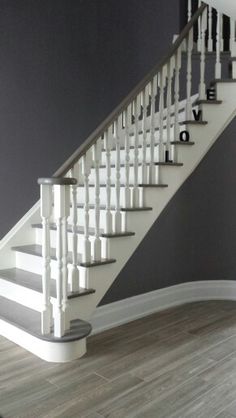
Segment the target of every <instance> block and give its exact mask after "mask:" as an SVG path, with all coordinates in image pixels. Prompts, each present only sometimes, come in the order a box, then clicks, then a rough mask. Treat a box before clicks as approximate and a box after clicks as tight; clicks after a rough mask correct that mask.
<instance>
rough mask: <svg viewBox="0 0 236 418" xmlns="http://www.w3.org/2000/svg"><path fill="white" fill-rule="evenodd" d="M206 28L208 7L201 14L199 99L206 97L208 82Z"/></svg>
mask: <svg viewBox="0 0 236 418" xmlns="http://www.w3.org/2000/svg"><path fill="white" fill-rule="evenodd" d="M206 30H207V9H205V10H204V11H203V13H202V16H201V56H200V84H199V99H200V100H204V99H205V98H206V84H205V67H206V47H205V40H206Z"/></svg>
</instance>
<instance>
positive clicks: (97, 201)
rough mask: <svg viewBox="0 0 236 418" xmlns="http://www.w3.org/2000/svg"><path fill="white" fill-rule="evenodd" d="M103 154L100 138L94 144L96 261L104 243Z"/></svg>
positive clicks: (99, 256)
mask: <svg viewBox="0 0 236 418" xmlns="http://www.w3.org/2000/svg"><path fill="white" fill-rule="evenodd" d="M101 155H102V141H101V138H99V139H98V140H97V141H96V142H95V144H94V145H93V160H94V167H95V240H94V252H93V253H94V256H93V258H94V261H101V257H102V244H101V238H100V175H99V172H100V162H101Z"/></svg>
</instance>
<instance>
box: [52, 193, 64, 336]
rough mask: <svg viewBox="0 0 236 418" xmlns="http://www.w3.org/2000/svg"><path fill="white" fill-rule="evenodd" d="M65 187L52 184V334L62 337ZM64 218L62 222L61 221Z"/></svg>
mask: <svg viewBox="0 0 236 418" xmlns="http://www.w3.org/2000/svg"><path fill="white" fill-rule="evenodd" d="M66 198H67V193H66V187H65V186H63V185H55V186H54V216H55V220H56V226H57V245H56V258H57V280H56V292H57V298H56V299H57V300H56V309H55V313H54V315H55V317H54V335H55V337H58V338H60V337H62V336H63V335H64V334H65V330H66V321H65V311H66V301H65V298H66V295H65V274H66V272H65V268H64V263H65V251H66V245H65V235H67V233H66V231H65V227H66V226H65V216H66V207H65V205H66ZM63 220H64V223H63Z"/></svg>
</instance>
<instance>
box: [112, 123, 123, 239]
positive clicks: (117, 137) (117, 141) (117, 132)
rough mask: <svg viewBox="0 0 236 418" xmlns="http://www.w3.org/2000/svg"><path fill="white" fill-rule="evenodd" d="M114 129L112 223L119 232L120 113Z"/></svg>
mask: <svg viewBox="0 0 236 418" xmlns="http://www.w3.org/2000/svg"><path fill="white" fill-rule="evenodd" d="M113 129H114V142H115V146H116V162H115V169H116V180H115V192H116V205H115V206H116V207H115V217H114V225H115V232H116V233H120V232H121V210H120V133H121V129H122V115H120V116H119V117H118V119H117V120H115V121H114V125H113Z"/></svg>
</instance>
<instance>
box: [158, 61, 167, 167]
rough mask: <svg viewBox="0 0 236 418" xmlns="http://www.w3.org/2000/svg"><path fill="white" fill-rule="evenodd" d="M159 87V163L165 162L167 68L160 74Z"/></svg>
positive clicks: (163, 68)
mask: <svg viewBox="0 0 236 418" xmlns="http://www.w3.org/2000/svg"><path fill="white" fill-rule="evenodd" d="M158 85H159V91H160V94H159V135H158V143H159V147H158V161H164V140H163V122H164V121H163V116H164V94H165V85H166V66H164V67H162V70H161V71H160V72H159V74H158Z"/></svg>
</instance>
